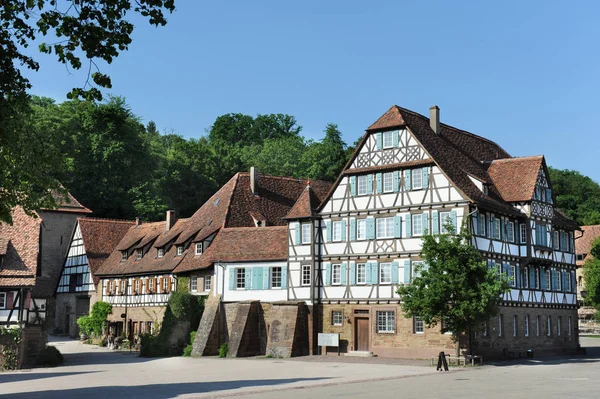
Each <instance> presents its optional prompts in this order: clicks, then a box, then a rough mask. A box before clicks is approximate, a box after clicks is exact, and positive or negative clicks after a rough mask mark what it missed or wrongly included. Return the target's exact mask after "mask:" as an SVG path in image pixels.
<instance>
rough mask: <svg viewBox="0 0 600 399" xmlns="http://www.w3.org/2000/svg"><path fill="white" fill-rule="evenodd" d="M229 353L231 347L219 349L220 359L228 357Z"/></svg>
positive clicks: (224, 345) (225, 346)
mask: <svg viewBox="0 0 600 399" xmlns="http://www.w3.org/2000/svg"><path fill="white" fill-rule="evenodd" d="M227 353H229V345H227V344H223V345H221V346H220V347H219V357H227Z"/></svg>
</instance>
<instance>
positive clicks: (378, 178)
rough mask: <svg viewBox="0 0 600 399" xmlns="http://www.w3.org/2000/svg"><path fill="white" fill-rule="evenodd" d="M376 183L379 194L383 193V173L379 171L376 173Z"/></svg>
mask: <svg viewBox="0 0 600 399" xmlns="http://www.w3.org/2000/svg"><path fill="white" fill-rule="evenodd" d="M375 180H376V183H377V184H376V185H377V194H381V193H383V174H381V173H377V174H376V175H375Z"/></svg>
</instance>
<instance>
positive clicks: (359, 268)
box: [356, 263, 367, 285]
mask: <svg viewBox="0 0 600 399" xmlns="http://www.w3.org/2000/svg"><path fill="white" fill-rule="evenodd" d="M366 283H367V264H366V263H357V264H356V284H360V285H363V284H366Z"/></svg>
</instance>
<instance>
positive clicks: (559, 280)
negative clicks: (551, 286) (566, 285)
mask: <svg viewBox="0 0 600 399" xmlns="http://www.w3.org/2000/svg"><path fill="white" fill-rule="evenodd" d="M555 273H557V277H556V290H557V291H562V276H561V274H562V273H561V271H560V270H558V269H557V270H556V271H555Z"/></svg>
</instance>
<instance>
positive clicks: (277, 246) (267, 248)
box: [175, 226, 288, 273]
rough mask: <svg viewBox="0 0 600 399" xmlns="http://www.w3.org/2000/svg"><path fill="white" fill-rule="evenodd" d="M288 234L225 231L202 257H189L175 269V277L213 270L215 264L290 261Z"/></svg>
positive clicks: (271, 229)
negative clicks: (176, 274) (176, 275)
mask: <svg viewBox="0 0 600 399" xmlns="http://www.w3.org/2000/svg"><path fill="white" fill-rule="evenodd" d="M287 234H288V228H287V226H272V227H230V228H224V229H221V230H220V231H219V234H217V236H216V238H215V240H214V241H213V243H212V244H211V245H210V247H208V249H207V250H206V251H205V252H204V253H203V254H202V255H198V256H195V255H193V254H188V256H187V257H186V259H184V260H183V261H182V262H181V263H180V264H179V266H178V267H177V268H176V269H175V273H184V272H188V271H191V270H198V269H204V268H207V267H210V266H211V265H212V264H213V263H214V262H258V261H276V260H286V259H287V257H288V239H287ZM194 258H196V259H194ZM194 260H195V261H194Z"/></svg>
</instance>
